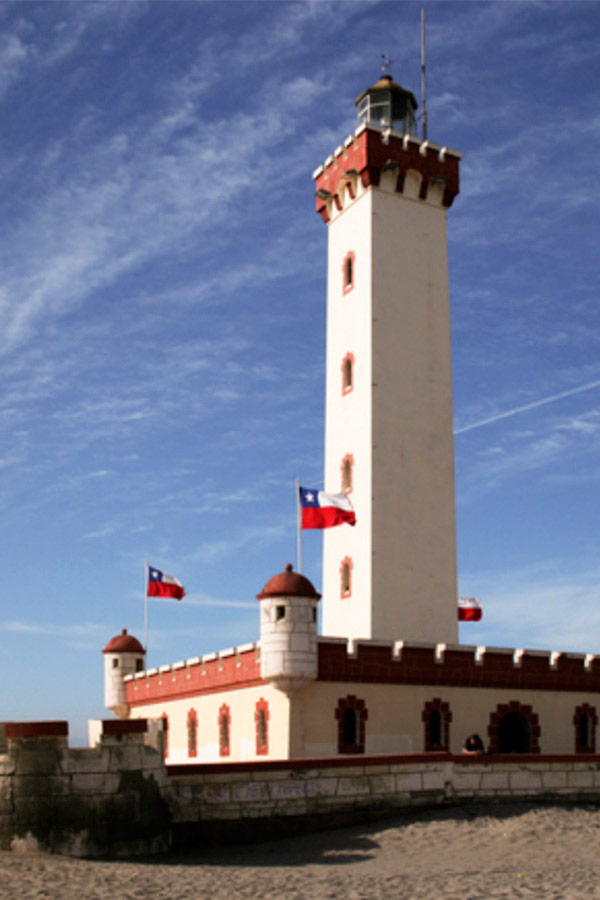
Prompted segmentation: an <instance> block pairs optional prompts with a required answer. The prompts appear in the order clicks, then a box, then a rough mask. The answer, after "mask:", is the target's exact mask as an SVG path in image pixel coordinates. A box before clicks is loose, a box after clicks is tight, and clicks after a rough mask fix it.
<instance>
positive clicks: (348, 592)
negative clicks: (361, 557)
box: [340, 556, 353, 597]
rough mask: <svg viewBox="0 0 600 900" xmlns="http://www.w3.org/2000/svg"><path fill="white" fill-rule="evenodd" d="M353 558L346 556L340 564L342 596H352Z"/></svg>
mask: <svg viewBox="0 0 600 900" xmlns="http://www.w3.org/2000/svg"><path fill="white" fill-rule="evenodd" d="M352 565H353V563H352V560H351V559H350V557H349V556H346V557H345V558H344V559H343V560H342V562H341V565H340V596H341V597H351V596H352Z"/></svg>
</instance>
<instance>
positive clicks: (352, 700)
mask: <svg viewBox="0 0 600 900" xmlns="http://www.w3.org/2000/svg"><path fill="white" fill-rule="evenodd" d="M352 713H353V714H354V727H353V730H354V740H351V738H350V735H349V734H348V733H347V731H348V722H347V717H348V715H349V714H352ZM335 718H336V719H337V723H338V753H364V752H365V722H366V721H367V719H368V718H369V713H368V710H367V707H366V706H365V701H364V700H360V699H359V698H358V697H356V696H355V695H354V694H348V696H347V697H340V699H339V700H338V704H337V706H336V708H335Z"/></svg>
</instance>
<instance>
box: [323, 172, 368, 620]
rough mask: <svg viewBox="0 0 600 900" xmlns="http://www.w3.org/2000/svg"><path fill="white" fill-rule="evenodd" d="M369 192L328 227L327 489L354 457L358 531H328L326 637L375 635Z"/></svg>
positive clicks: (335, 487)
mask: <svg viewBox="0 0 600 900" xmlns="http://www.w3.org/2000/svg"><path fill="white" fill-rule="evenodd" d="M371 198H372V195H371V192H370V191H365V190H363V189H361V188H359V196H358V199H357V200H356V201H354V202H353V203H350V205H349V206H347V207H345V208H344V210H343V211H342V212H341V213H338V214H337V216H336V217H335V219H334V222H333V224H331V225H330V226H329V227H328V262H327V364H326V389H325V478H324V487H325V490H326V491H328V492H330V493H337V492H339V491H341V490H342V483H341V469H340V466H341V461H342V459H343V458H344V456H345V455H346V454H347V453H352V455H353V456H354V489H353V491H352V493H351V494H350V498H351V500H352V504H353V506H354V508H355V510H356V520H357V521H356V525H355V526H350V525H341V526H339V527H337V528H328V529H326V530H325V531H324V532H323V599H322V602H321V609H322V632H323V634H327V635H333V636H347V637H353V638H358V637H366V638H368V637H371V631H372V610H371V558H372V553H371V445H372V438H371V381H372V361H371V327H372V323H371V309H370V295H371V215H372V213H371ZM350 250H351V251H353V252H354V253H355V254H356V259H355V267H354V287H353V289H352V290H351V291H349V292H348V293H346V294H344V293H343V280H342V264H343V260H344V257H345V256H346V254H347V252H348V251H350ZM348 352H351V353H352V354H353V355H354V389H353V390H352V391H351V392H350V393H348V394H346V395H344V396H343V395H342V373H341V365H342V360H343V358H344V357H345V355H346V353H348ZM346 556H349V557H350V558H351V559H352V560H353V562H354V567H353V571H352V596H351V597H347V598H342V597H340V563H341V561H342V559H344V557H346Z"/></svg>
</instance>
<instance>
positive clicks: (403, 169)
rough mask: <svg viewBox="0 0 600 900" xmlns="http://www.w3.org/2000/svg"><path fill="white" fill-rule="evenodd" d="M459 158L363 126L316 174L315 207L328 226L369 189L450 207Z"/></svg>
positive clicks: (436, 147)
mask: <svg viewBox="0 0 600 900" xmlns="http://www.w3.org/2000/svg"><path fill="white" fill-rule="evenodd" d="M460 159H461V154H460V153H459V152H458V151H457V150H451V149H449V148H448V147H440V146H439V145H438V144H434V143H432V142H431V141H421V140H420V139H419V138H417V137H414V136H413V135H410V134H400V133H398V132H394V131H392V130H391V129H389V128H387V129H386V128H381V127H378V126H375V125H361V126H360V127H359V128H357V130H356V131H355V132H354V134H352V135H350V136H349V137H347V138H346V140H345V141H344V143H343V144H341V145H340V146H339V147H337V148H336V150H335V152H334V153H333V154H332V155H331V156H329V157H327V159H326V160H325V162H324V163H323V165H322V166H319V168H318V169H317V170H316V171H315V172H314V173H313V178H314V180H315V189H316V208H317V212H318V213H319V214H320V215H321V217H322V218H323V221H324V222H329V221H330V220H331V218H332V217H333V216H335V214H336V213H337V212H340V211H341V210H342V209H343V208H344V206H345V205H346V204H347V203H349V202H351V201H352V200H354V199H355V198H356V197H357V196H359V194H360V193H361V192H362V191H363V190H365V189H367V188H369V187H379V186H383V183H384V181H385V184H386V186H387V187H388V189H391V190H394V191H396V192H397V193H399V194H405V195H408V196H411V197H414V199H418V200H422V201H424V202H429V203H433V204H436V205H440V206H442V207H446V208H448V207H450V206H452V202H453V200H454V198H455V197H456V195H457V194H458V192H459V161H460Z"/></svg>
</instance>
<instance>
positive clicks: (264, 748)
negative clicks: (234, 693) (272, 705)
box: [254, 697, 269, 756]
mask: <svg viewBox="0 0 600 900" xmlns="http://www.w3.org/2000/svg"><path fill="white" fill-rule="evenodd" d="M254 722H255V724H256V755H257V756H266V755H267V754H268V752H269V704H268V703H267V701H266V700H265V699H264V697H261V698H260V700H259V701H258V703H257V704H256V709H255V711H254Z"/></svg>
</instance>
